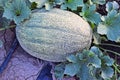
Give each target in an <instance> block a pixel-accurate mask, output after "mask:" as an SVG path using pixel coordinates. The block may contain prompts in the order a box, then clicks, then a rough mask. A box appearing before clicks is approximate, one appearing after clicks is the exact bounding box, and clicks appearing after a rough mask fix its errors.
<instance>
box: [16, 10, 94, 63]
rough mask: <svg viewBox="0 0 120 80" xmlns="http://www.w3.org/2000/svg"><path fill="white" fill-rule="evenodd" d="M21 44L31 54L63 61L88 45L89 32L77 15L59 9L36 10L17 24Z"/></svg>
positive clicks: (88, 28) (90, 34) (89, 41)
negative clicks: (28, 17)
mask: <svg viewBox="0 0 120 80" xmlns="http://www.w3.org/2000/svg"><path fill="white" fill-rule="evenodd" d="M16 36H17V39H18V41H19V43H20V45H21V47H22V48H23V49H24V50H25V51H26V52H28V53H29V54H31V55H32V56H34V57H37V58H40V59H43V60H47V61H52V62H63V61H66V57H67V56H68V55H70V54H72V53H75V52H77V51H82V50H83V49H84V48H89V47H90V44H91V39H92V32H91V28H90V26H89V24H88V23H87V22H86V21H84V20H83V19H82V18H81V17H80V16H78V15H76V14H74V13H72V12H69V11H64V10H60V9H52V10H50V11H39V10H38V11H35V12H33V13H32V14H31V17H30V19H29V20H26V21H24V22H23V23H22V24H21V25H19V26H17V27H16Z"/></svg>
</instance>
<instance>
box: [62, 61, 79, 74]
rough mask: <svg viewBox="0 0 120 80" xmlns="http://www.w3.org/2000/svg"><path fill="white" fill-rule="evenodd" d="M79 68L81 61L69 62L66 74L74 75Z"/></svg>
mask: <svg viewBox="0 0 120 80" xmlns="http://www.w3.org/2000/svg"><path fill="white" fill-rule="evenodd" d="M79 69H80V65H79V63H69V64H67V65H66V67H65V71H64V74H67V75H70V76H74V75H75V74H77V73H78V71H79Z"/></svg>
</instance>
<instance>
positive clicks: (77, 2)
mask: <svg viewBox="0 0 120 80" xmlns="http://www.w3.org/2000/svg"><path fill="white" fill-rule="evenodd" d="M62 2H63V4H62V6H61V8H62V9H67V8H69V9H71V10H77V7H79V6H83V4H84V3H83V0H66V1H65V0H64V1H62Z"/></svg>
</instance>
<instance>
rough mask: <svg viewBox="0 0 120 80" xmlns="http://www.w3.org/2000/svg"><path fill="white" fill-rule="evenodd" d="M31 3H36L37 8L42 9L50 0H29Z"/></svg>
mask: <svg viewBox="0 0 120 80" xmlns="http://www.w3.org/2000/svg"><path fill="white" fill-rule="evenodd" d="M29 1H30V2H31V3H32V2H35V3H37V8H41V7H43V5H45V3H46V2H47V1H48V0H29Z"/></svg>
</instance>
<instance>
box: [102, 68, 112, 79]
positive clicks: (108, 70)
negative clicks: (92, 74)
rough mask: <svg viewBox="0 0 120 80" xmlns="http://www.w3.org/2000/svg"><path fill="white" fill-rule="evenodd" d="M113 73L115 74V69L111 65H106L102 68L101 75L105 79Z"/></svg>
mask: <svg viewBox="0 0 120 80" xmlns="http://www.w3.org/2000/svg"><path fill="white" fill-rule="evenodd" d="M113 74H114V71H113V69H112V68H111V67H105V68H103V69H102V73H101V76H102V78H104V79H109V78H111V77H112V76H113Z"/></svg>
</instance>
